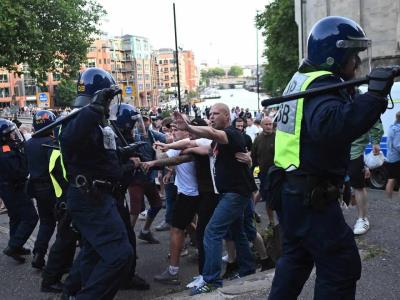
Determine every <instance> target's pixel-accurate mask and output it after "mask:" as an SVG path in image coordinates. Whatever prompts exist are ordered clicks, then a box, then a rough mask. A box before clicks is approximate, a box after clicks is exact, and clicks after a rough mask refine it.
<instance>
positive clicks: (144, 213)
mask: <svg viewBox="0 0 400 300" xmlns="http://www.w3.org/2000/svg"><path fill="white" fill-rule="evenodd" d="M92 72H95V75H93V74H92V75H91V73H92ZM96 72H97V73H96ZM98 73H100V75H102V76H104V77H105V78H108V77H109V74H108V73H106V72H105V71H103V70H100V69H95V68H92V69H88V71H85V72H84V73H82V78H87V77H90V76H92V77H93V76H98V75H99V74H98ZM110 81H112V79H110ZM79 82H82V80H80V81H79ZM84 82H85V84H86V81H85V80H84ZM89 82H90V81H89ZM90 96H91V98H93V95H90ZM91 98H89V97H88V96H87V95H80V94H79V93H78V96H77V99H76V101H75V105H74V106H75V107H83V106H85V105H86V104H89V103H90V101H92V100H88V99H91ZM84 101H87V103H84ZM102 105H104V104H103V103H100V104H98V105H97V106H95V102H93V103H92V104H91V105H90V107H86V108H85V109H83V110H82V111H81V112H80V114H79V115H78V117H75V118H74V119H72V120H71V121H69V122H67V123H66V125H63V126H62V129H59V130H58V132H55V131H53V130H48V131H45V132H40V130H43V128H44V127H46V126H48V125H50V124H52V123H53V122H55V120H56V119H57V117H59V116H65V115H67V114H66V113H65V112H56V113H53V112H52V111H48V110H37V111H35V113H34V114H33V131H32V132H31V131H30V129H29V126H27V125H26V124H23V125H22V124H21V123H20V122H19V121H18V120H17V119H16V120H14V123H12V122H11V121H7V120H2V123H1V124H0V125H1V126H2V128H1V130H2V136H1V138H2V144H3V145H4V146H3V152H4V153H5V154H7V155H5V156H4V155H3V156H2V157H1V159H2V160H3V161H4V163H5V161H13V163H12V164H11V165H8V166H7V168H6V167H4V168H2V170H1V175H2V180H0V181H2V182H3V183H5V182H7V184H8V182H10V178H9V177H10V174H14V175H13V176H14V177H15V179H13V180H14V181H16V182H18V184H22V183H24V182H25V180H26V179H27V177H28V174H29V179H28V190H27V191H24V190H23V189H21V190H20V191H18V192H17V191H16V190H15V189H11V190H10V191H9V193H4V190H3V189H0V191H1V194H0V196H1V197H2V198H3V199H4V202H5V204H6V206H7V208H8V214H9V216H10V225H12V226H13V228H12V230H10V241H9V245H8V247H7V248H6V249H5V250H4V251H3V253H4V254H6V255H8V256H10V257H11V258H13V259H15V260H16V261H18V262H20V263H22V262H24V261H25V255H27V254H29V253H30V250H29V249H26V248H24V247H23V246H24V244H25V242H26V240H27V239H28V238H29V236H30V234H31V233H32V231H33V229H34V228H35V226H36V224H37V223H39V231H38V235H37V238H36V243H35V246H34V249H33V250H32V252H33V259H32V262H31V264H32V267H34V268H37V269H41V270H43V272H42V278H43V280H42V283H41V291H43V292H63V293H64V294H65V295H68V296H79V295H86V294H85V293H88V295H90V297H95V296H94V295H101V294H103V293H106V291H104V287H99V286H98V282H97V281H96V279H91V278H90V276H89V275H88V274H86V273H87V272H89V271H90V268H89V269H88V267H87V266H86V267H85V268H84V269H82V268H81V267H82V265H83V264H84V262H85V263H89V262H87V259H89V257H87V256H88V255H89V254H88V253H91V252H93V251H96V252H97V257H98V256H100V257H101V258H102V260H104V262H103V263H104V264H105V265H107V264H110V266H111V265H112V266H113V270H114V271H115V272H116V273H114V274H117V273H118V274H121V273H123V271H126V273H127V275H125V277H124V278H125V279H124V280H123V281H122V284H120V280H119V278H120V276H119V277H118V278H117V277H114V278H112V279H111V278H110V277H107V278H104V280H108V281H107V282H108V284H109V285H110V286H112V287H113V289H112V292H111V293H115V292H116V291H117V290H118V287H122V288H132V289H148V288H149V284H148V283H147V282H146V281H144V280H143V279H142V278H141V277H140V276H139V275H138V274H136V272H135V262H134V261H135V259H134V256H132V253H135V254H134V255H136V242H135V240H136V237H135V227H137V220H138V218H139V217H144V219H145V220H144V223H143V226H142V228H140V229H139V228H138V232H139V234H138V236H137V238H138V239H140V240H143V241H146V242H148V243H150V244H157V243H159V240H158V239H157V235H156V234H155V233H154V230H153V229H152V227H153V226H152V225H153V221H154V219H155V217H156V216H157V214H158V213H159V211H160V210H161V208H162V205H163V200H164V205H165V208H166V210H165V220H164V221H163V222H162V224H159V225H158V226H156V227H155V230H156V231H163V230H169V231H170V247H169V259H170V262H169V265H168V267H167V268H166V270H165V272H163V273H161V274H159V275H157V276H155V277H154V280H155V281H158V282H161V283H164V284H180V283H181V282H180V279H179V263H180V257H181V255H184V252H185V251H187V250H186V249H184V246H185V239H186V236H189V237H190V240H191V242H192V243H193V244H194V245H196V247H197V249H198V250H197V253H198V276H195V278H194V280H193V282H189V283H187V286H188V287H189V288H192V291H191V293H192V294H197V293H202V292H208V291H211V290H213V289H216V288H217V287H219V286H221V284H222V281H221V279H220V277H221V278H224V279H233V278H238V277H241V276H246V275H248V274H252V273H254V272H255V271H256V269H257V265H258V267H259V268H260V270H262V271H264V270H268V269H271V268H273V267H274V265H275V262H274V261H273V260H272V259H271V257H269V256H268V254H267V251H266V248H265V245H264V240H263V238H262V237H261V235H260V233H259V232H257V230H256V226H255V223H254V218H255V211H254V205H255V201H256V200H260V199H261V196H260V194H259V193H258V188H257V186H256V184H255V181H254V176H253V172H252V169H254V167H256V166H255V165H254V166H253V163H252V160H257V161H260V162H261V166H260V169H261V173H260V174H263V172H264V173H265V172H266V170H267V168H268V167H269V165H270V164H272V162H273V132H274V129H273V125H272V119H271V118H269V117H265V118H263V117H261V120H260V119H257V120H255V122H254V121H253V118H252V116H251V114H250V113H248V114H247V115H246V114H245V111H244V110H240V109H237V115H235V117H233V115H232V112H231V110H230V109H229V108H228V107H227V106H226V105H224V104H216V105H214V106H212V107H211V108H209V109H207V114H204V118H201V117H199V116H189V115H187V114H184V113H182V114H180V113H179V112H177V111H175V112H171V113H170V115H169V116H166V117H163V116H162V115H165V111H163V110H161V109H151V110H149V111H147V112H143V111H140V110H139V109H136V108H134V107H132V106H131V105H129V104H123V103H122V104H114V105H112V106H111V108H110V111H109V112H107V114H109V115H111V117H110V120H111V121H110V122H114V123H111V124H114V125H115V126H116V127H112V128H113V129H112V131H115V130H116V131H117V133H116V134H117V136H118V138H117V144H118V148H117V149H118V151H117V152H118V161H114V162H113V164H116V165H113V164H111V165H109V166H108V167H107V166H106V165H107V164H105V166H104V167H103V168H101V167H99V163H101V162H99V161H96V164H95V165H90V167H91V169H90V170H87V169H85V170H84V171H83V170H82V169H81V166H80V165H81V164H82V163H83V162H84V161H86V163H87V160H88V156H87V155H89V154H86V153H87V151H88V149H91V150H92V148H93V147H94V146H93V147H87V146H86V147H85V148H84V149H82V150H81V151H80V152H79V153H80V154H79V156H80V158H79V159H78V157H76V154H74V153H75V151H77V147H78V146H77V145H76V144H75V141H76V140H77V138H78V137H79V136H81V134H80V133H79V132H82V131H83V133H84V132H85V131H84V130H82V128H85V125H86V127H88V128H90V125H92V126H93V124H90V120H91V119H92V118H94V115H90V114H93V111H90V109H92V108H93V109H94V111H95V112H96V109H99V108H100V109H99V110H102V112H101V113H105V112H104V110H103V109H102ZM86 110H87V111H86ZM85 114H87V115H86V117H85ZM207 115H208V116H209V118H207ZM89 116H90V118H89ZM231 118H232V119H231ZM102 122H103V121H100V123H101V124H103V123H102ZM79 128H80V129H79ZM104 128H109V127H107V126H105V127H104ZM103 130H104V131H102V132H103V133H102V136H104V135H105V133H104V132H105V129H103ZM38 131H39V132H38ZM60 131H61V132H60ZM15 132H18V133H20V134H21V139H14V138H15V136H16V134H14V133H15ZM83 133H82V134H83ZM96 134H97V133H96ZM107 134H110V133H107ZM119 135H121V136H119ZM18 136H19V135H18ZM22 136H23V137H22ZM77 136H78V137H77ZM94 136H95V135H94ZM264 136H265V137H268V138H269V143H270V145H269V146H268V151H267V152H265V151H259V152H258V153H256V154H254V153H253V154H252V152H251V151H252V147H253V143H254V144H255V145H258V144H263V143H265V141H263V138H264ZM82 137H83V136H82ZM93 138H94V137H93ZM93 138H90V140H93ZM70 141H73V143H72V145H71V144H70ZM107 141H108V142H109V143H110V144H107V145H105V147H106V149H108V148H109V147H111V148H112V147H113V142H111V141H109V139H107ZM123 142H125V143H127V145H128V148H129V145H130V146H131V147H132V149H133V148H134V147H138V148H137V149H136V148H135V151H134V152H132V149H131V150H129V151H128V150H126V151H128V154H124V153H125V152H124V151H125V150H124V149H125V148H126V147H127V146H126V145H124V144H123ZM104 143H106V140H104ZM267 143H268V142H267ZM6 145H7V146H9V147H10V151H8V148H7V147H6V148H7V150H6V151H4V149H5V148H4V147H5V146H6ZM59 145H60V146H61V149H62V150H61V152H60V150H59V148H60V146H59ZM95 146H98V145H97V144H96V145H95ZM124 147H125V148H124ZM72 149H73V150H72ZM220 151H221V152H220ZM209 152H212V153H213V154H212V156H211V157H209V155H208V154H209ZM218 152H220V153H226V154H225V155H224V154H220V155H219V157H221V158H220V159H218V160H216V156H217V155H218ZM61 153H62V156H61ZM90 153H92V151H90ZM132 156H133V157H132ZM61 157H62V159H61ZM105 158H106V157H105ZM60 161H62V162H63V163H62V164H60ZM109 163H110V162H109ZM117 165H120V166H121V168H122V173H123V178H124V179H121V177H119V175H120V174H119V175H115V178H112V176H114V174H110V172H109V171H108V169H113V170H115V172H117V170H118V168H119V167H118V166H117ZM225 165H229V166H230V167H231V169H229V170H227V169H226V167H224V166H225ZM4 166H5V165H4ZM87 167H88V166H87V165H86V166H85V168H87ZM92 167H93V168H95V169H96V170H94V169H93V168H92ZM106 169H107V171H106ZM49 170H50V172H49ZM65 170H67V172H66V173H64V172H65ZM111 173H113V172H111ZM105 174H107V175H105ZM110 176H111V177H110ZM117 177H118V189H117V188H116V187H114V184H115V182H117V179H116V178H117ZM94 178H96V179H94ZM105 179H107V180H105ZM81 180H82V182H81ZM89 180H90V181H92V182H93V184H95V183H94V182H96V184H99V187H98V188H96V191H92V188H87V189H85V188H82V186H85V184H87V181H89ZM14 181H13V182H14ZM103 181H106V182H107V184H110V185H113V188H112V189H111V190H112V193H111V197H113V198H114V199H108V204H107V205H106V204H105V203H102V204H101V205H100V208H101V209H100V208H99V209H97V208H96V209H95V212H93V214H94V213H95V215H92V214H90V216H89V219H90V220H91V222H92V223H90V224H88V223H87V219H88V216H86V217H85V218H83V212H82V211H81V212H80V213H77V212H76V210H77V211H80V209H83V211H85V210H86V208H81V207H79V208H76V209H75V208H74V207H75V206H77V207H78V206H80V205H82V203H79V201H81V198H82V197H87V198H88V199H87V203H90V202H91V201H93V199H91V198H92V197H94V195H95V196H96V197H101V198H107V197H106V194H107V192H109V191H111V190H109V189H108V188H106V187H105V186H104V182H103ZM99 182H100V183H99ZM12 184H14V183H12ZM102 184H103V185H102ZM82 190H85V191H86V192H82ZM115 190H118V192H117V193H115ZM16 197H17V198H19V201H15V199H14V198H16ZM33 199H34V202H33V201H32V200H33ZM145 200H146V201H145ZM17 202H19V204H18V203H17ZM113 202H115V205H116V207H117V211H118V213H117V215H114V216H113V217H112V218H111V220H110V223H109V224H108V226H109V227H110V228H113V227H114V228H119V230H118V231H119V232H121V230H122V227H124V228H125V232H126V233H127V238H125V237H124V236H120V239H119V241H118V243H116V242H114V241H112V240H113V239H115V238H116V237H112V236H110V234H111V232H108V231H107V230H106V228H105V227H103V226H100V225H99V222H100V220H99V219H98V218H102V220H104V219H107V218H105V215H104V214H105V213H107V211H109V210H110V209H111V207H109V205H111V204H112V203H113ZM147 203H148V205H149V207H148V209H147V210H145V205H146V204H147ZM17 204H18V208H17V206H16V205H17ZM34 204H35V205H34ZM54 208H56V211H57V214H56V215H54V214H53V211H54ZM21 210H23V211H21ZM227 212H228V213H227ZM85 214H88V212H86V211H85ZM17 220H18V221H17ZM120 220H122V221H123V222H122V225H121V223H120ZM270 221H271V224H270V226H273V219H271V220H270ZM95 224H97V225H96V226H95V227H94V225H95ZM117 224H119V225H117ZM121 226H122V227H121ZM221 226H222V227H221ZM55 231H56V232H57V234H56V238H55V241H54V244H53V245H52V246H51V247H49V242H50V240H51V237H52V235H53V234H54V232H55ZM112 233H113V234H116V232H112ZM18 234H19V235H18ZM224 240H225V244H226V249H227V253H228V254H227V256H226V257H225V258H224V259H225V260H226V261H227V267H226V270H225V272H224V273H223V275H222V276H220V275H221V272H222V270H221V268H222V265H221V263H222V256H223V251H222V247H223V241H224ZM77 243H79V244H80V245H81V250H80V251H79V255H78V256H77V257H76V258H75V260H74V256H75V249H76V244H77ZM100 244H106V245H108V246H107V247H108V248H107V249H108V250H110V249H111V247H112V246H114V248H115V249H114V251H112V252H110V253H108V254H107V253H105V251H106V250H105V249H104V250H102V248H103V245H100ZM251 245H253V246H254V249H255V253H257V257H258V261H257V264H256V261H255V257H254V254H253V252H252V251H251V249H250V247H251ZM89 249H90V250H89ZM129 249H131V250H132V252H131V253H130V252H129V251H128V250H129ZM103 251H104V252H103ZM127 251H128V252H127ZM216 251H217V253H220V254H219V258H218V257H216V256H215V253H216ZM46 254H48V259H47V261H46V260H45V257H46ZM110 255H112V256H110ZM118 257H120V260H119V261H115V260H116V259H117V258H118ZM92 260H93V257H92ZM73 261H74V263H73ZM91 263H92V262H91ZM128 266H129V268H128ZM96 267H98V266H97V265H96V264H95V268H96ZM125 269H126V270H125ZM67 270H69V275H68V277H67V278H66V280H65V281H64V283H63V284H61V279H62V276H63V274H64V272H66V271H67ZM110 275H111V274H109V275H108V276H110ZM98 276H100V275H98ZM99 278H102V277H101V276H100V277H97V280H100V279H99ZM117 279H118V280H117ZM117 281H118V282H117ZM92 284H93V286H92ZM117 286H118V287H117ZM96 297H97V296H96ZM78 298H79V297H78ZM91 299H94V298H91Z"/></svg>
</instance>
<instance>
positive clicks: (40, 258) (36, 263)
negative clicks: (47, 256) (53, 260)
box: [32, 253, 46, 269]
mask: <svg viewBox="0 0 400 300" xmlns="http://www.w3.org/2000/svg"><path fill="white" fill-rule="evenodd" d="M45 263H46V262H45V260H44V254H43V253H35V254H34V255H33V259H32V267H33V268H36V269H42V268H43V267H44V265H45Z"/></svg>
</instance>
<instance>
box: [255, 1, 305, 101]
mask: <svg viewBox="0 0 400 300" xmlns="http://www.w3.org/2000/svg"><path fill="white" fill-rule="evenodd" d="M256 26H257V28H258V29H260V30H262V35H263V36H264V37H265V42H264V43H265V51H264V53H263V56H264V57H265V58H266V60H267V63H266V64H265V65H264V69H265V72H264V75H263V77H262V84H261V85H262V87H263V88H265V89H266V90H267V91H268V92H269V93H271V94H272V95H278V94H281V93H282V92H283V90H284V89H285V86H286V84H287V83H288V82H289V80H290V78H291V76H292V75H293V74H294V73H295V72H296V70H297V68H298V61H299V56H298V55H299V54H298V29H297V24H296V22H295V19H294V1H293V0H275V1H274V2H272V3H270V4H269V5H267V6H266V7H265V10H264V11H263V12H261V13H259V14H258V15H257V16H256Z"/></svg>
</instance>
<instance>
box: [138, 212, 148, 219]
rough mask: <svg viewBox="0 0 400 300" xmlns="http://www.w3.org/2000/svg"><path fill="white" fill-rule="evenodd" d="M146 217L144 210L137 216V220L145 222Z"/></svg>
mask: <svg viewBox="0 0 400 300" xmlns="http://www.w3.org/2000/svg"><path fill="white" fill-rule="evenodd" d="M146 217H147V210H144V211H142V212H141V213H140V214H139V220H141V221H144V220H146Z"/></svg>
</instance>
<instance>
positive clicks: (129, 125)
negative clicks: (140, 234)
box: [110, 103, 150, 290]
mask: <svg viewBox="0 0 400 300" xmlns="http://www.w3.org/2000/svg"><path fill="white" fill-rule="evenodd" d="M110 122H113V126H112V127H113V130H114V131H115V132H116V134H117V135H118V138H117V146H118V147H119V149H120V150H119V159H120V162H121V164H123V165H124V164H125V163H126V160H127V159H128V157H130V156H132V155H135V156H137V157H141V149H142V148H143V147H142V146H143V145H144V142H143V143H134V137H133V132H134V130H135V128H138V127H142V128H144V125H143V120H142V116H141V114H140V111H139V110H137V109H136V108H135V107H134V106H132V105H130V104H126V103H121V104H114V105H112V106H111V108H110ZM124 143H127V144H129V146H128V145H126V144H124ZM129 149H130V150H129ZM132 150H133V151H132ZM127 152H128V153H127ZM134 174H135V173H132V172H127V173H126V172H125V173H124V177H123V180H122V181H121V182H120V185H119V188H118V189H116V191H115V193H114V196H115V199H116V203H117V208H118V212H119V214H120V216H121V218H122V220H123V222H124V224H125V227H126V230H127V233H128V238H129V242H130V243H131V245H132V248H133V249H134V253H135V256H136V253H137V252H136V235H135V231H134V230H133V228H132V226H131V222H130V214H129V207H128V205H127V203H126V201H125V194H126V191H127V189H128V186H129V184H130V183H131V182H132V180H133V179H134ZM149 288H150V286H149V284H148V283H147V282H146V281H145V280H144V279H143V278H141V277H140V276H138V275H137V274H136V259H134V260H133V262H132V266H131V269H130V271H129V273H128V276H127V277H126V278H125V279H124V280H123V282H122V284H121V289H136V290H147V289H149Z"/></svg>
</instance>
